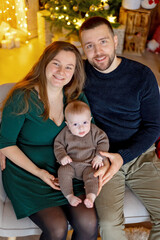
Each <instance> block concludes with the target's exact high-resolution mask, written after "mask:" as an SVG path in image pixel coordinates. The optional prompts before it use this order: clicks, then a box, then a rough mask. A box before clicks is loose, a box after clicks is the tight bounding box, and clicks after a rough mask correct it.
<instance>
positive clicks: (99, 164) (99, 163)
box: [92, 155, 104, 169]
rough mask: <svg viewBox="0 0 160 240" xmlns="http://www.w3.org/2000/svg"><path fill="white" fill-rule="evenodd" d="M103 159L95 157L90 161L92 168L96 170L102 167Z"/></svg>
mask: <svg viewBox="0 0 160 240" xmlns="http://www.w3.org/2000/svg"><path fill="white" fill-rule="evenodd" d="M103 165H104V164H103V158H102V157H101V156H98V155H96V156H95V157H94V158H93V160H92V167H93V168H95V169H98V168H100V167H103Z"/></svg>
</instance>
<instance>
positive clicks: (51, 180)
mask: <svg viewBox="0 0 160 240" xmlns="http://www.w3.org/2000/svg"><path fill="white" fill-rule="evenodd" d="M37 176H38V177H39V178H40V179H42V180H43V181H44V182H45V183H47V184H48V185H49V186H50V187H51V188H54V189H56V190H60V187H59V183H58V179H57V178H55V177H54V176H53V175H52V174H50V173H49V172H47V171H46V170H44V169H40V171H39V174H38V175H37Z"/></svg>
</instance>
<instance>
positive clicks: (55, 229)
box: [30, 196, 98, 240]
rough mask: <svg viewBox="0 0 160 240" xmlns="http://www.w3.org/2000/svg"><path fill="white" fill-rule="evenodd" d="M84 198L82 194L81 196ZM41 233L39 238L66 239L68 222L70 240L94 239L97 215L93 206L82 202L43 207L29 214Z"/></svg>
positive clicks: (96, 229)
mask: <svg viewBox="0 0 160 240" xmlns="http://www.w3.org/2000/svg"><path fill="white" fill-rule="evenodd" d="M81 198H82V199H84V197H83V196H81ZM30 219H31V220H32V221H33V222H34V223H35V224H36V225H38V226H39V228H40V229H41V230H42V232H43V234H42V235H41V238H40V240H66V237H67V232H68V222H67V220H68V221H69V223H70V224H71V226H72V227H73V229H74V231H73V235H72V240H96V239H97V232H98V223H97V215H96V211H95V209H94V208H86V207H85V205H84V204H83V203H81V204H79V205H78V206H77V207H72V206H70V205H69V204H67V205H64V206H61V207H50V208H46V209H43V210H41V211H39V212H37V213H34V214H32V215H31V216H30Z"/></svg>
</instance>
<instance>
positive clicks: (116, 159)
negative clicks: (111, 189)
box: [94, 152, 123, 193]
mask: <svg viewBox="0 0 160 240" xmlns="http://www.w3.org/2000/svg"><path fill="white" fill-rule="evenodd" d="M100 154H101V155H102V156H105V157H107V158H108V159H109V161H110V166H109V165H108V164H107V165H106V163H105V164H104V166H103V167H101V168H100V169H99V170H98V171H97V172H95V174H94V176H95V177H99V191H98V193H99V192H100V191H101V189H102V187H103V185H104V184H105V183H107V182H108V181H109V180H110V179H111V178H112V177H113V176H114V175H115V174H116V173H117V172H118V171H119V169H120V168H121V166H122V165H123V158H122V157H121V155H120V154H118V153H108V152H100Z"/></svg>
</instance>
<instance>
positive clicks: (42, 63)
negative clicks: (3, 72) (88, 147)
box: [0, 41, 97, 240]
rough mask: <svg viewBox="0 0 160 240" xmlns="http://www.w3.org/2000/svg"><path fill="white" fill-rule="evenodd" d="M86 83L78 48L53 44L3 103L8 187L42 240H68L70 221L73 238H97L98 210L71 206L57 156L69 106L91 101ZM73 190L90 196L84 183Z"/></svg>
mask: <svg viewBox="0 0 160 240" xmlns="http://www.w3.org/2000/svg"><path fill="white" fill-rule="evenodd" d="M83 83H84V71H83V62H82V59H81V56H80V53H79V52H78V50H77V49H76V48H75V47H74V46H73V45H71V44H70V43H66V42H60V41H59V42H54V43H52V44H51V45H50V46H48V47H47V48H46V49H45V50H44V53H43V54H42V56H41V57H40V59H39V61H38V62H37V63H36V64H35V65H34V67H33V68H32V70H31V71H30V72H29V73H28V74H27V76H26V77H25V78H24V79H23V80H22V81H21V82H18V83H17V84H16V85H15V86H14V88H13V89H12V90H11V92H10V93H9V95H8V97H7V99H6V100H5V102H4V104H3V114H2V124H1V135H0V148H1V152H2V153H3V154H4V155H5V156H6V157H7V162H6V168H5V170H3V184H4V188H5V191H6V193H7V195H8V197H9V198H10V199H11V202H12V204H13V207H14V210H15V213H16V216H17V218H18V219H19V218H23V217H26V216H28V217H29V218H30V219H31V220H32V221H33V222H34V223H35V224H37V225H38V226H39V227H40V228H41V230H42V232H43V233H42V235H41V237H40V239H41V240H42V239H45V240H63V239H66V236H67V230H68V227H67V221H69V222H70V224H71V225H72V227H73V229H74V232H73V235H72V239H76V240H82V239H83V240H85V239H86V240H92V239H96V238H97V218H96V213H95V209H94V208H92V209H87V208H86V207H85V205H84V204H83V203H82V204H80V205H79V206H77V207H76V208H75V207H72V206H70V205H69V204H68V202H67V200H66V199H65V197H64V196H63V194H62V193H61V191H59V190H60V189H59V185H58V182H57V178H56V177H57V167H58V166H57V164H56V159H55V156H54V153H53V142H54V138H55V137H56V135H57V134H58V133H59V132H60V131H61V130H62V128H63V127H64V126H65V122H64V107H65V105H66V104H67V103H68V102H69V101H71V100H73V99H77V98H78V99H80V100H82V101H84V102H86V98H85V96H84V95H83V94H81V90H82V87H83ZM74 192H75V194H76V195H77V196H79V197H80V198H81V199H82V200H83V199H84V198H85V197H84V187H83V184H82V182H80V181H78V180H75V181H74ZM86 226H87V227H86Z"/></svg>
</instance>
